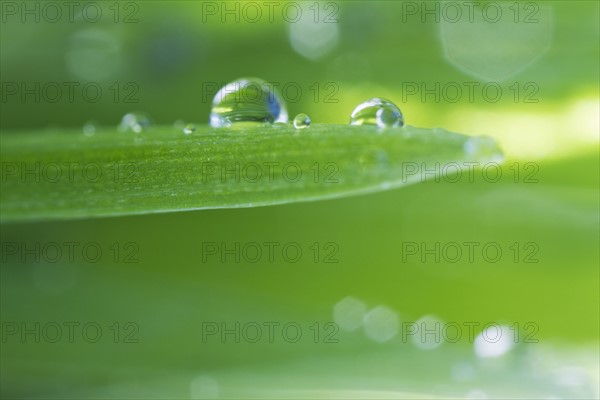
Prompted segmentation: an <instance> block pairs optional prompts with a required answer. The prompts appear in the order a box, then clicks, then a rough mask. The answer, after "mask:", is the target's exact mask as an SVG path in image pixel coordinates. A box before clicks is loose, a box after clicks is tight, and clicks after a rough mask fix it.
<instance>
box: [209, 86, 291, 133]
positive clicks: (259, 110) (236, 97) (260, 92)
mask: <svg viewBox="0 0 600 400" xmlns="http://www.w3.org/2000/svg"><path fill="white" fill-rule="evenodd" d="M287 121H288V114H287V111H286V108H285V103H284V102H283V100H282V99H281V97H280V96H279V95H278V94H277V93H276V91H275V90H274V86H273V85H271V84H269V83H267V82H265V81H263V80H262V79H258V78H241V79H237V80H235V81H233V82H230V83H228V84H227V85H225V86H223V87H222V88H221V90H219V92H218V93H217V94H216V95H215V97H214V99H213V103H212V109H211V112H210V125H211V126H212V127H214V128H221V127H228V126H231V125H232V124H234V123H242V122H260V123H265V122H266V123H273V122H287Z"/></svg>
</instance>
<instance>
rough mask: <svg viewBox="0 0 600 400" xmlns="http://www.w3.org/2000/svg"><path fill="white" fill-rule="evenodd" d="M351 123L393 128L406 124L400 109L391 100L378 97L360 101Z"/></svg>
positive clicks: (351, 116) (353, 112) (352, 115)
mask: <svg viewBox="0 0 600 400" xmlns="http://www.w3.org/2000/svg"><path fill="white" fill-rule="evenodd" d="M350 125H376V126H378V127H380V128H393V127H396V126H403V125H404V117H403V116H402V112H401V111H400V109H399V108H398V107H397V106H396V105H395V104H394V103H392V102H391V101H389V100H386V99H381V98H378V97H375V98H372V99H369V100H367V101H364V102H362V103H360V104H359V105H358V106H356V108H355V109H354V111H352V114H351V115H350Z"/></svg>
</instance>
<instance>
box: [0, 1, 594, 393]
mask: <svg viewBox="0 0 600 400" xmlns="http://www.w3.org/2000/svg"><path fill="white" fill-rule="evenodd" d="M9 3H10V4H11V5H15V7H16V11H14V10H15V8H11V7H12V6H7V4H9ZM13 3H14V4H13ZM35 3H36V2H3V3H2V26H1V29H2V31H1V33H2V34H1V38H0V44H1V49H0V54H1V59H0V68H1V75H2V78H1V79H2V108H1V112H0V128H1V130H2V135H5V134H27V133H26V132H27V131H30V130H44V129H46V128H48V127H79V126H83V124H84V123H86V122H87V121H90V120H93V121H95V123H97V124H100V125H109V126H116V125H117V124H118V122H119V120H120V118H121V117H122V116H123V115H124V114H125V113H127V112H130V111H132V110H141V111H143V112H146V113H148V115H149V116H150V117H151V118H152V120H153V121H154V123H156V124H168V125H170V124H173V122H174V121H175V120H178V119H181V120H184V121H186V122H194V123H198V124H206V123H208V115H209V113H210V105H211V100H212V95H214V92H215V90H214V88H215V87H217V88H218V87H221V86H222V85H223V84H225V83H227V82H230V81H232V80H234V79H236V78H239V77H243V76H257V77H260V78H262V79H265V80H267V81H270V82H274V83H275V84H278V85H279V87H281V88H289V92H287V95H286V92H285V91H284V99H287V100H288V101H287V108H288V112H289V113H290V116H293V115H295V114H297V113H299V112H305V113H307V114H309V115H310V116H311V118H312V120H313V122H319V123H347V122H348V119H349V115H350V113H351V111H352V109H353V108H354V107H355V106H356V105H357V104H359V103H360V102H361V101H363V100H365V99H368V98H371V97H384V98H388V99H390V100H392V101H394V102H395V103H396V104H397V105H398V106H399V107H400V108H401V109H402V111H403V113H404V116H405V120H406V122H407V123H408V124H410V125H415V126H421V127H436V126H439V127H444V128H445V129H448V130H452V131H455V132H464V133H466V134H474V135H475V134H486V135H490V136H493V137H494V138H496V139H497V140H498V141H499V142H500V144H501V146H502V147H503V149H504V151H505V156H506V160H505V162H504V164H503V166H502V173H503V175H502V178H501V179H500V180H499V181H498V182H496V183H491V182H489V181H488V180H486V179H483V177H482V176H483V175H482V174H481V173H480V172H478V173H476V174H475V178H474V180H473V181H469V180H467V179H461V180H459V181H458V182H456V183H452V182H448V181H446V180H443V179H442V180H441V181H439V182H436V181H429V182H426V183H422V184H417V185H414V186H411V187H408V188H405V189H401V190H393V191H388V192H381V193H377V194H371V195H367V196H359V197H351V198H345V199H338V200H328V201H321V202H314V203H303V204H289V205H282V206H274V207H265V208H249V209H229V210H212V211H194V212H183V213H173V214H161V215H144V216H131V217H120V218H106V219H90V220H81V221H62V222H40V223H28V224H9V225H2V227H1V229H2V243H3V247H2V251H3V254H2V265H1V268H0V273H1V276H0V277H1V297H0V298H1V305H0V309H1V312H2V317H1V319H2V323H3V338H2V343H1V346H2V350H1V356H0V362H1V365H0V366H1V374H0V386H1V389H0V390H1V391H2V395H3V398H12V397H16V398H23V397H44V398H190V397H192V398H212V397H222V398H240V397H243V398H248V397H257V398H265V397H273V398H283V397H295V398H307V397H310V398H331V397H334V398H352V397H355V398H365V397H374V398H386V397H390V398H398V397H411V398H415V397H418V396H423V397H425V398H430V397H433V396H447V397H452V398H456V397H459V398H463V397H470V398H485V397H484V396H486V397H489V398H494V397H501V398H513V397H514V398H517V397H518V398H524V397H528V398H548V397H554V398H556V397H557V398H597V397H598V371H599V368H598V340H599V269H598V265H599V261H600V260H599V245H598V243H599V239H600V238H599V218H598V210H599V209H598V206H599V203H598V201H599V198H598V179H599V176H598V174H599V160H598V120H599V111H598V104H599V103H598V102H599V99H600V97H599V93H598V87H599V86H598V84H599V82H598V79H599V71H600V69H599V57H598V55H599V39H598V38H599V35H598V33H599V12H600V8H599V4H598V3H597V2H594V1H549V2H488V1H485V2H484V1H480V2H477V3H478V5H477V6H476V7H475V8H474V9H473V12H474V15H475V19H474V20H473V21H468V18H467V17H466V16H463V18H461V19H460V20H459V21H458V22H450V21H449V19H451V18H452V16H453V15H454V14H451V12H452V9H449V8H447V7H453V4H449V3H458V4H463V5H464V3H462V2H393V1H343V2H320V3H317V2H314V1H306V2H305V1H301V2H292V3H293V6H289V3H282V2H271V6H272V7H274V9H273V14H272V16H273V18H272V21H271V20H270V16H269V13H268V10H269V9H270V8H269V7H271V6H269V5H268V4H267V3H269V2H267V3H264V2H200V1H171V2H167V1H140V2H118V3H117V2H92V4H95V5H96V7H97V9H99V10H101V17H100V18H98V21H97V22H93V21H92V20H94V19H95V15H96V14H94V12H93V11H94V10H96V8H89V10H88V12H89V14H85V13H84V14H81V10H84V9H85V10H87V9H86V7H85V6H84V5H85V4H87V3H86V2H81V3H80V6H78V7H77V8H76V9H75V12H74V17H73V20H72V21H71V20H70V18H69V15H68V14H67V11H66V10H67V9H66V8H65V6H64V5H62V6H61V4H62V3H55V4H58V5H59V6H60V7H61V9H62V12H63V16H62V18H60V20H59V22H56V23H54V22H52V21H50V20H49V19H52V18H53V16H54V12H53V11H52V10H50V9H47V10H46V11H47V13H48V14H44V12H45V11H44V8H43V7H44V6H43V4H44V3H37V4H38V6H37V7H39V12H40V14H39V22H37V21H36V20H35V15H33V16H32V15H23V8H22V7H30V9H33V10H35V7H36V6H35ZM50 3H54V2H50ZM490 4H491V5H490ZM296 5H297V6H298V7H300V9H301V10H302V18H301V19H300V20H298V21H286V18H285V17H284V15H283V14H282V10H283V9H286V7H296ZM89 7H92V6H89ZM249 7H250V8H249ZM486 7H487V8H486ZM225 8H227V9H228V10H234V11H233V14H226V13H224V12H223V11H224V9H225ZM255 9H259V10H261V12H262V17H261V18H259V20H258V21H257V22H253V21H254V19H255V13H254V10H255ZM484 9H486V10H490V14H489V15H488V17H489V16H490V15H493V12H492V11H493V10H496V9H500V10H501V11H502V12H503V13H504V15H503V18H502V19H501V20H500V21H498V22H490V21H486V20H483V21H481V18H480V17H477V16H480V15H481V12H482V10H484ZM78 10H79V11H78ZM235 10H238V11H239V12H236V11H235ZM244 10H246V11H244ZM316 10H318V15H317V14H315V12H316ZM426 10H438V11H439V12H438V13H437V14H436V12H435V11H434V14H427V13H423V12H424V11H426ZM245 12H247V13H246V14H245ZM289 13H290V14H289V15H292V16H293V15H294V12H293V11H292V10H290V11H289ZM289 15H288V17H289ZM328 16H329V17H331V18H334V19H335V20H336V21H337V22H334V21H333V20H332V21H331V22H329V23H325V22H324V20H325V19H326V18H327V17H328ZM436 16H437V18H438V20H437V21H436ZM47 17H50V18H47ZM315 17H317V19H318V21H319V23H316V24H315V23H314V18H315ZM22 18H25V22H23V20H22ZM236 18H237V20H238V21H237V22H236ZM478 18H479V19H478ZM527 18H529V19H527ZM287 19H291V17H289V18H287ZM515 21H516V22H515ZM65 82H66V83H67V84H68V83H69V82H72V83H74V84H75V87H76V88H75V89H74V92H73V93H74V97H73V98H72V99H69V96H68V95H67V90H66V89H64V88H65ZM49 83H57V84H58V85H59V86H60V87H62V88H63V89H64V91H63V92H62V94H61V95H60V96H59V98H58V100H57V101H56V102H52V101H49V99H50V100H51V98H54V97H53V95H52V93H53V92H52V93H51V92H48V93H50V94H48V93H47V95H46V96H44V94H42V95H41V97H40V99H39V101H36V99H35V95H31V94H29V95H28V94H23V87H25V88H35V87H36V86H35V85H36V84H39V85H40V87H47V88H48V90H49V91H50V90H52V87H54V86H53V84H51V85H50V86H48V84H49ZM90 83H91V85H93V86H94V87H100V88H101V90H102V95H101V96H99V100H98V101H97V102H92V101H90V100H89V97H88V98H86V95H85V94H84V92H82V90H81V88H82V87H83V86H84V85H86V84H88V86H90ZM23 85H24V86H23ZM45 85H46V86H45ZM422 85H424V86H422ZM436 85H437V86H436ZM469 85H471V86H469ZM484 85H487V86H485V87H486V88H490V89H489V90H490V91H489V92H486V91H484V90H483V88H484ZM457 86H458V87H461V88H462V89H463V92H462V95H460V96H456V95H455V92H454V91H452V90H453V89H452V88H456V87H457ZM436 87H438V88H439V90H437V91H436V90H435V89H436ZM444 87H446V88H447V90H448V91H447V92H444V89H442V88H444ZM467 87H474V89H473V96H472V97H470V96H469V95H468V90H467ZM15 88H17V92H16V93H15V92H14V91H15ZM297 88H300V90H301V92H296V91H295V89H297ZM415 88H417V90H416V92H415ZM497 88H500V89H501V95H500V96H498V100H497V101H495V95H493V93H495V92H494V91H495V90H497ZM424 90H430V91H432V92H430V94H425V93H424ZM486 90H487V89H486ZM436 93H437V96H439V98H436ZM115 95H118V96H117V98H115ZM490 96H491V97H490ZM491 98H493V101H492V100H491ZM128 100H136V102H133V103H131V102H127V101H128ZM0 137H1V136H0ZM515 163H518V164H515ZM526 163H531V164H527V165H529V167H531V168H533V169H535V171H536V172H535V176H534V178H535V181H534V182H532V181H530V180H527V179H526V177H525V176H526V174H527V173H529V172H530V171H532V170H533V169H526V167H525V165H526ZM529 167H527V168H529ZM516 170H518V171H519V173H520V174H519V176H518V177H515V171H516ZM54 242H56V243H60V244H62V246H63V248H64V243H67V242H77V243H80V244H81V245H82V246H83V245H84V244H86V243H97V244H98V245H99V246H100V247H101V248H102V250H103V253H104V255H103V256H102V257H101V259H100V261H99V262H86V261H85V260H84V259H83V258H82V257H81V253H80V252H77V251H76V253H75V254H76V256H75V260H74V261H71V260H68V259H66V258H65V257H62V258H61V260H60V261H59V262H55V263H51V262H47V260H46V262H45V261H44V257H42V258H41V260H40V261H37V260H36V259H35V257H34V256H32V255H25V256H23V257H21V255H22V254H21V253H22V251H21V252H20V253H18V254H17V255H13V254H9V252H7V251H6V247H5V244H6V243H17V244H19V246H20V248H21V249H22V248H26V247H27V246H29V248H31V247H32V246H35V245H36V243H37V244H40V245H41V246H43V245H44V244H47V243H54ZM207 242H217V243H225V244H226V245H227V246H228V247H229V248H231V247H233V246H235V243H240V244H241V246H243V245H244V244H246V243H250V242H257V243H264V242H278V243H281V245H283V244H285V243H290V242H294V243H298V244H299V246H300V247H301V248H302V250H303V253H304V256H303V257H302V259H301V260H300V261H299V262H297V263H291V262H287V261H285V260H284V259H282V257H276V260H275V262H272V263H271V262H269V261H268V260H266V259H265V258H264V257H263V259H262V260H261V261H260V262H258V263H252V262H247V261H244V260H243V259H242V260H241V261H240V262H236V261H235V260H233V259H232V257H228V258H227V259H226V260H225V262H221V260H219V258H218V257H209V258H208V261H206V262H205V261H203V249H204V248H203V243H207ZM315 242H316V243H318V246H319V247H320V248H321V250H322V251H323V252H325V251H326V250H327V249H324V246H325V245H326V244H327V243H329V242H333V243H335V246H336V248H337V249H338V253H337V255H336V258H337V259H338V260H339V262H337V263H324V262H322V258H323V254H324V253H321V256H320V257H319V262H314V260H313V258H312V255H313V252H312V251H311V250H310V248H311V246H312V245H313V244H314V243H315ZM407 242H416V243H426V244H427V246H428V247H429V248H431V247H433V246H434V245H435V243H440V244H441V245H442V246H443V245H444V244H447V243H450V242H457V243H464V242H478V243H481V244H482V245H484V244H486V243H489V242H493V243H498V244H499V246H500V247H501V248H502V250H503V255H502V257H500V259H499V261H498V262H495V263H490V262H486V261H485V259H483V257H481V256H480V255H481V253H477V252H476V253H475V254H476V258H475V261H474V262H469V260H468V259H467V258H466V257H462V258H461V259H460V260H459V262H456V263H451V262H446V261H444V260H443V259H442V260H441V261H440V262H435V261H433V258H432V257H430V258H427V259H426V262H421V260H420V258H419V257H418V256H416V257H408V258H407V259H403V243H407ZM115 243H116V246H117V247H116V248H118V249H119V255H118V256H117V262H115V260H114V259H113V256H114V255H115V253H114V250H113V249H114V246H115ZM129 243H133V244H134V245H133V247H127V248H126V247H125V246H126V245H127V244H129ZM514 243H518V247H520V248H521V253H520V254H519V256H518V258H517V260H516V261H515V258H514V252H513V251H512V250H511V249H510V248H511V246H512V245H513V244H514ZM527 243H533V244H534V246H535V248H537V249H538V250H537V253H536V259H538V260H539V262H537V263H526V262H524V258H525V254H526V252H528V250H527V249H523V246H524V245H526V244H527ZM132 248H133V249H135V250H136V254H135V260H137V262H134V263H125V262H124V254H125V253H126V252H128V251H130V250H131V249H132ZM526 250H527V251H526ZM276 254H280V253H276ZM477 255H479V256H477ZM348 297H351V298H353V299H354V300H355V303H356V302H358V303H357V304H362V305H364V307H366V310H367V311H368V310H372V309H373V308H375V307H377V306H380V305H382V306H384V307H386V308H385V310H388V311H389V312H390V313H392V314H391V315H392V316H389V317H386V315H387V314H385V313H384V314H385V315H384V316H383V317H381V316H380V317H381V318H379V319H377V314H376V313H375V314H373V313H370V314H369V315H370V316H371V317H373V318H375V322H373V321H372V319H373V318H371V320H369V317H367V318H366V319H365V322H364V323H363V324H362V325H363V326H361V327H359V328H358V329H356V330H352V331H348V330H344V329H340V331H339V332H338V333H337V334H336V338H337V339H338V343H323V342H322V341H323V340H322V339H320V340H319V343H314V341H313V340H312V338H313V337H312V335H313V332H312V331H310V329H309V327H310V326H311V325H312V324H313V323H314V322H318V323H319V324H320V325H321V326H323V325H324V324H325V323H327V322H329V321H334V322H336V323H339V324H341V326H342V327H343V322H344V321H343V318H342V317H343V315H342V317H340V315H339V313H338V314H335V313H334V307H335V306H336V304H339V302H340V301H342V300H343V299H345V298H348ZM342 304H347V303H342ZM340 307H341V306H340ZM358 308H359V311H360V307H358ZM338 310H339V308H338ZM380 310H381V309H380ZM394 313H395V314H394ZM342 314H343V313H342ZM358 314H360V312H358ZM424 315H433V316H435V317H436V318H437V319H438V320H439V321H442V322H447V323H450V322H456V323H458V324H460V325H463V323H465V322H478V323H479V324H481V325H480V326H479V328H476V329H475V332H476V334H477V333H479V332H480V331H481V326H483V325H484V324H486V323H498V324H501V325H504V326H511V325H513V324H514V323H518V324H519V325H520V327H521V328H520V329H521V330H522V328H523V326H524V325H525V324H527V323H529V322H531V323H533V324H535V326H536V327H537V328H538V330H537V332H536V334H535V338H536V339H538V343H523V340H519V343H517V344H516V345H515V346H513V348H511V349H510V351H508V352H506V354H503V355H502V356H501V357H497V358H486V357H483V356H482V353H481V351H480V350H477V348H474V344H473V343H472V341H469V340H467V338H463V340H461V341H460V342H459V343H447V342H446V343H440V345H439V346H435V348H434V349H431V350H425V349H423V348H422V347H423V346H419V344H418V343H417V344H414V343H413V342H412V341H411V340H410V339H409V340H402V325H398V326H397V329H395V328H394V326H395V325H394V321H395V319H394V318H397V321H399V322H398V324H401V322H409V321H417V320H419V318H421V317H423V316H424ZM384 317H385V318H384ZM340 318H341V319H340ZM382 318H383V319H382ZM65 321H74V322H79V323H80V324H81V325H84V324H85V323H89V322H96V323H97V324H99V325H100V326H101V327H102V329H103V336H102V339H101V340H100V341H99V342H98V343H88V342H87V341H85V340H82V339H81V337H80V336H79V337H78V336H76V337H75V340H74V341H73V343H69V341H68V340H66V339H65V338H64V337H63V339H62V340H60V341H59V342H58V343H49V342H48V341H47V340H40V343H35V341H34V340H32V339H31V335H30V336H28V337H27V338H26V339H27V340H21V337H20V332H19V333H17V334H16V335H12V336H10V335H7V331H6V330H7V329H9V324H8V323H14V322H16V323H17V324H20V323H22V322H25V323H27V324H29V325H28V326H29V327H32V326H34V324H35V323H36V322H39V323H40V324H41V325H42V326H43V325H44V324H47V323H49V322H58V323H59V324H62V323H63V322H65ZM266 321H276V322H279V323H280V324H281V325H284V324H285V323H287V322H295V323H298V324H299V325H301V326H302V328H303V336H302V340H300V341H299V342H298V343H288V342H287V341H286V340H282V339H281V337H280V336H277V335H276V337H275V338H276V339H275V340H274V343H269V342H268V341H266V340H265V339H263V340H261V341H259V342H258V343H248V342H247V341H244V340H241V341H240V343H235V341H234V340H227V341H225V343H223V341H220V340H219V339H218V335H217V336H214V337H211V338H209V340H207V341H205V342H203V340H202V330H203V323H206V322H216V323H218V324H220V323H221V322H226V323H227V324H228V326H229V327H232V326H234V324H235V323H236V322H239V323H240V324H242V325H243V324H245V323H248V322H257V323H259V324H262V323H263V322H266ZM369 321H371V322H369ZM115 322H117V323H118V325H119V326H120V327H121V329H122V328H123V327H124V325H125V324H126V323H127V322H132V323H134V324H135V326H137V327H138V331H137V332H136V334H135V338H136V339H138V342H137V343H124V342H123V340H122V339H123V338H122V337H121V336H122V335H123V332H124V331H122V332H121V333H120V335H121V336H120V337H119V340H118V342H119V343H114V341H113V333H114V331H112V330H111V329H110V326H112V324H114V323H115ZM370 323H372V324H374V325H372V326H371V328H369V324H370ZM373 326H374V328H373ZM370 329H371V330H370ZM372 329H374V330H375V331H377V332H388V331H390V332H393V333H391V335H392V337H391V338H390V339H389V340H385V341H383V342H381V340H380V341H378V340H377V338H378V337H379V336H377V334H373V331H372ZM396 330H397V331H398V332H397V334H395V335H394V332H396ZM125 331H127V332H130V330H129V329H125ZM76 332H77V331H76ZM323 332H324V331H322V332H321V333H323ZM5 334H6V335H5Z"/></svg>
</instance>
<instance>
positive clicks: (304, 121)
mask: <svg viewBox="0 0 600 400" xmlns="http://www.w3.org/2000/svg"><path fill="white" fill-rule="evenodd" d="M309 126H310V117H309V116H308V115H306V114H304V113H300V114H298V115H296V116H295V117H294V128H296V129H304V128H308V127H309Z"/></svg>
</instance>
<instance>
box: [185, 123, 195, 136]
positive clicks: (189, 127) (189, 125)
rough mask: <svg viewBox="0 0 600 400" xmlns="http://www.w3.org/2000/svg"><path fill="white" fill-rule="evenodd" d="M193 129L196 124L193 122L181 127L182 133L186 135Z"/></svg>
mask: <svg viewBox="0 0 600 400" xmlns="http://www.w3.org/2000/svg"><path fill="white" fill-rule="evenodd" d="M195 131H196V125H194V124H187V125H186V126H184V127H183V133H185V134H186V135H189V134H191V133H194V132H195Z"/></svg>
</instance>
